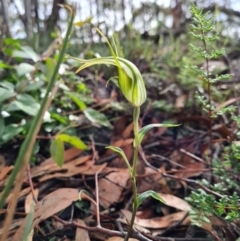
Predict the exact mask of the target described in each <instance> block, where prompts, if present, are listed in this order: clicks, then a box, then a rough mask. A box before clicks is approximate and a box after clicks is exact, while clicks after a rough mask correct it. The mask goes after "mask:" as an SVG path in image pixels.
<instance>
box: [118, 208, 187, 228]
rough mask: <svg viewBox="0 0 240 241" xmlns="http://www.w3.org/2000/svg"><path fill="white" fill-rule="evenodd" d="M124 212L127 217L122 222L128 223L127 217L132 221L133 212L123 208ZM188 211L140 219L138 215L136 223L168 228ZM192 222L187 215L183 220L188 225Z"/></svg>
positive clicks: (150, 226)
mask: <svg viewBox="0 0 240 241" xmlns="http://www.w3.org/2000/svg"><path fill="white" fill-rule="evenodd" d="M121 212H122V214H123V215H124V217H125V218H123V219H121V220H120V221H121V222H124V223H127V221H126V219H127V220H129V221H130V219H131V215H132V213H131V212H130V211H128V210H121ZM186 213H187V212H185V211H181V212H176V213H173V214H169V215H166V216H164V217H156V218H151V219H140V218H138V217H136V218H135V221H134V224H137V225H139V226H141V227H145V228H152V229H157V228H167V227H169V226H171V225H173V224H174V223H175V222H178V221H179V220H181V219H182V218H183V217H184V216H185V215H186ZM189 223H190V218H189V217H187V218H185V219H184V220H183V222H182V225H187V224H189Z"/></svg>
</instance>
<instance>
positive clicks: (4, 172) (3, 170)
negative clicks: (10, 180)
mask: <svg viewBox="0 0 240 241" xmlns="http://www.w3.org/2000/svg"><path fill="white" fill-rule="evenodd" d="M13 168H14V166H6V167H3V168H1V169H0V181H2V180H3V179H4V178H5V177H6V176H7V175H8V173H9V172H10V171H12V169H13Z"/></svg>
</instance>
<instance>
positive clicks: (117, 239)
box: [105, 237, 138, 241]
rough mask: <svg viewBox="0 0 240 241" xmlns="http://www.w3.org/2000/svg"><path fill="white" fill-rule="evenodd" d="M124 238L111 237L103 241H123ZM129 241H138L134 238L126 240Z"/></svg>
mask: <svg viewBox="0 0 240 241" xmlns="http://www.w3.org/2000/svg"><path fill="white" fill-rule="evenodd" d="M123 240H124V238H121V237H111V238H108V239H106V240H105V241H123ZM128 240H129V241H138V239H135V238H129V239H128Z"/></svg>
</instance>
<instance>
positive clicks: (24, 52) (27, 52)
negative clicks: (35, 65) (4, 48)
mask: <svg viewBox="0 0 240 241" xmlns="http://www.w3.org/2000/svg"><path fill="white" fill-rule="evenodd" d="M12 57H20V58H23V59H32V60H33V61H34V62H38V61H39V60H41V58H40V56H39V55H38V54H36V53H35V52H34V50H33V49H32V48H30V47H29V46H22V47H21V50H14V51H13V53H12Z"/></svg>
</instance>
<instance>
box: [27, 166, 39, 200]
mask: <svg viewBox="0 0 240 241" xmlns="http://www.w3.org/2000/svg"><path fill="white" fill-rule="evenodd" d="M27 176H28V181H29V185H30V188H31V193H32V197H33V201H34V202H35V204H36V203H37V202H38V200H37V197H36V196H35V194H34V187H33V182H32V176H31V172H30V164H28V165H27Z"/></svg>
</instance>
